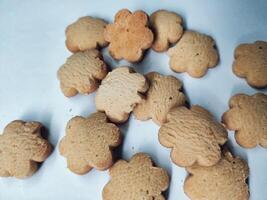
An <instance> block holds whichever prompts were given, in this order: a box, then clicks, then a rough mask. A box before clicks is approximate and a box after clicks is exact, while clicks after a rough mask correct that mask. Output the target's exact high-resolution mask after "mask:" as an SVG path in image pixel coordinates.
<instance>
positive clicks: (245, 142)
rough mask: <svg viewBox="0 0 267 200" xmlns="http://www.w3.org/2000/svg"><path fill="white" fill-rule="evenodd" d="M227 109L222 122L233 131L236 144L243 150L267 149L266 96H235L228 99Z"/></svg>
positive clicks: (258, 94) (259, 94)
mask: <svg viewBox="0 0 267 200" xmlns="http://www.w3.org/2000/svg"><path fill="white" fill-rule="evenodd" d="M229 107H230V109H229V110H228V111H227V112H225V113H224V114H223V116H222V121H223V123H224V124H225V125H226V127H227V128H228V129H230V130H234V131H235V139H236V141H237V143H238V144H239V145H241V146H242V147H245V148H254V147H256V146H257V145H261V146H262V147H265V148H267V95H265V94H263V93H256V94H254V95H252V96H249V95H246V94H237V95H234V96H233V97H232V98H231V99H230V101H229Z"/></svg>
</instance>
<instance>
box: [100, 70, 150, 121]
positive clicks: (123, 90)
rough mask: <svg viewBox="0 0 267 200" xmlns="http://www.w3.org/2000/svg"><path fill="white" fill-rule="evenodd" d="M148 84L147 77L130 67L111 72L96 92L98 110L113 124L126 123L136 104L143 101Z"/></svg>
mask: <svg viewBox="0 0 267 200" xmlns="http://www.w3.org/2000/svg"><path fill="white" fill-rule="evenodd" d="M147 89H148V84H147V81H146V79H145V77H144V76H143V75H141V74H139V73H136V72H134V71H133V69H132V68H129V67H119V68H116V69H114V70H113V71H112V72H109V73H108V75H107V76H106V77H105V79H103V81H102V83H101V85H100V87H99V89H98V90H97V92H96V98H95V103H96V108H97V110H99V111H103V112H105V113H106V115H107V116H108V117H109V119H110V120H111V121H113V122H118V123H121V122H125V121H126V120H127V119H128V117H129V113H130V112H132V111H133V109H134V107H135V106H136V104H138V103H140V102H141V101H142V96H141V93H145V92H146V91H147Z"/></svg>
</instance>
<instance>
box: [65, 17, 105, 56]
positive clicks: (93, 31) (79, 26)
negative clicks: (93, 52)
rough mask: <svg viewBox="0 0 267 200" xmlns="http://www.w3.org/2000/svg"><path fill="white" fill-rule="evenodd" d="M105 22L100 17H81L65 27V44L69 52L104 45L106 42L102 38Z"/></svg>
mask: <svg viewBox="0 0 267 200" xmlns="http://www.w3.org/2000/svg"><path fill="white" fill-rule="evenodd" d="M106 25H107V23H106V22H105V21H104V20H102V19H97V18H93V17H82V18H80V19H78V20H77V21H76V22H74V23H73V24H71V25H69V26H68V27H67V29H66V37H67V39H66V46H67V48H68V49H69V50H70V51H71V52H74V53H75V52H77V51H85V50H88V49H95V48H97V47H104V46H106V45H107V44H108V43H107V42H106V41H105V39H104V29H105V27H106Z"/></svg>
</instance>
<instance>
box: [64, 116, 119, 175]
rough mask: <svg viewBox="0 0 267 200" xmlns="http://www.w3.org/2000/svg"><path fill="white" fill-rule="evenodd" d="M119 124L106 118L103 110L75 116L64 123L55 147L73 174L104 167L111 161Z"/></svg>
mask: <svg viewBox="0 0 267 200" xmlns="http://www.w3.org/2000/svg"><path fill="white" fill-rule="evenodd" d="M120 141H121V139H120V131H119V128H118V127H117V126H116V125H115V124H112V123H108V122H107V117H106V115H105V114H104V113H100V112H97V113H94V114H92V115H91V116H89V117H88V118H83V117H80V116H76V117H74V118H72V119H71V120H70V121H69V122H68V124H67V127H66V136H65V137H64V138H63V139H62V140H61V142H60V145H59V151H60V153H61V155H63V156H64V157H66V158H67V163H68V168H69V169H70V170H71V171H72V172H74V173H76V174H85V173H87V172H89V171H90V170H91V169H92V168H96V169H98V170H105V169H108V168H109V167H110V166H111V165H112V164H113V160H112V153H111V148H112V147H116V146H118V145H119V144H120Z"/></svg>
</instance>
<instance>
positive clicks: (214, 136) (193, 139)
mask: <svg viewBox="0 0 267 200" xmlns="http://www.w3.org/2000/svg"><path fill="white" fill-rule="evenodd" d="M226 140H227V131H226V129H225V128H224V127H223V126H222V125H221V124H220V123H218V122H216V121H215V120H214V119H213V116H212V115H211V114H210V113H209V112H208V111H207V110H205V109H204V108H202V107H200V106H192V107H191V109H188V108H186V107H178V108H174V109H172V110H171V111H170V112H169V113H168V115H167V122H166V123H165V124H163V125H162V126H161V127H160V129H159V142H160V143H161V144H162V145H163V146H165V147H167V148H171V149H172V151H171V159H172V161H173V162H174V163H175V164H177V165H178V166H181V167H187V166H192V165H193V164H198V165H200V166H212V165H215V164H216V163H217V162H218V161H219V160H220V159H221V148H220V146H221V145H223V144H224V143H225V142H226Z"/></svg>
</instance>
